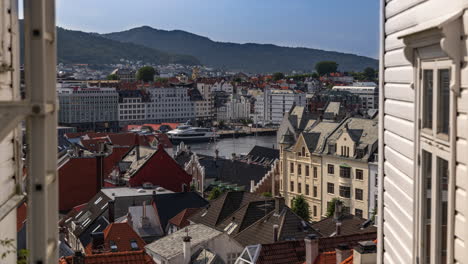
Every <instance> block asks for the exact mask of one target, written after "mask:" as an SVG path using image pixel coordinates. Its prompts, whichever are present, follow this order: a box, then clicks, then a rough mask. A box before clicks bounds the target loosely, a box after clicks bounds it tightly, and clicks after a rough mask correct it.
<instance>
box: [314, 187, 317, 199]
mask: <svg viewBox="0 0 468 264" xmlns="http://www.w3.org/2000/svg"><path fill="white" fill-rule="evenodd" d="M317 196H318V189H317V186H314V197H317Z"/></svg>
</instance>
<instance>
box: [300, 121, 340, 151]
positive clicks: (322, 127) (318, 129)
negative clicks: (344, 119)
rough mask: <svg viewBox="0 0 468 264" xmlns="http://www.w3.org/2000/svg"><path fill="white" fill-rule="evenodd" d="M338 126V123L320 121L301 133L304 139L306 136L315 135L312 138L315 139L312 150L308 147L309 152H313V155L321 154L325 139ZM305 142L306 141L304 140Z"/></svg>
mask: <svg viewBox="0 0 468 264" xmlns="http://www.w3.org/2000/svg"><path fill="white" fill-rule="evenodd" d="M339 125H340V123H337V122H332V121H322V122H320V123H318V124H317V125H315V126H314V127H312V128H310V129H307V130H306V131H304V132H303V134H305V135H306V136H305V137H304V138H306V137H310V136H307V134H316V135H315V136H314V137H317V138H315V139H314V140H313V143H315V144H312V145H311V146H312V148H311V147H309V145H308V147H309V151H311V152H315V153H321V152H322V151H323V148H324V146H325V142H326V140H327V138H328V137H329V136H330V135H331V134H332V133H333V132H334V131H335V129H336V128H337V127H338V126H339ZM306 142H307V140H306Z"/></svg>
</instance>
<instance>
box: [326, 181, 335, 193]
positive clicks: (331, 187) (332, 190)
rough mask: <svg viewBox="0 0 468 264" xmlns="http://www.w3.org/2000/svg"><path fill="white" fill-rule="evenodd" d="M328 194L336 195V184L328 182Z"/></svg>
mask: <svg viewBox="0 0 468 264" xmlns="http://www.w3.org/2000/svg"><path fill="white" fill-rule="evenodd" d="M327 192H328V193H330V194H334V193H335V184H333V183H331V182H328V183H327Z"/></svg>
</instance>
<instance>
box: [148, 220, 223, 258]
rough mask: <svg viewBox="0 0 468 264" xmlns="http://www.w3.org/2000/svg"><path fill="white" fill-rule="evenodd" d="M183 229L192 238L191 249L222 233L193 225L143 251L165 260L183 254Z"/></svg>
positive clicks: (184, 233)
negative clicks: (150, 252)
mask: <svg viewBox="0 0 468 264" xmlns="http://www.w3.org/2000/svg"><path fill="white" fill-rule="evenodd" d="M185 229H188V235H189V236H190V237H191V238H192V240H191V246H192V247H195V246H196V245H199V244H200V243H203V242H206V241H209V240H211V239H214V238H216V237H218V236H220V235H222V232H220V231H218V230H216V229H214V228H210V227H208V226H205V225H202V224H194V225H189V226H187V227H186V228H184V229H181V230H179V231H177V232H174V233H172V234H170V235H168V236H165V237H163V238H161V239H159V240H156V241H154V242H153V243H151V244H148V245H146V246H145V249H146V250H149V251H152V252H154V253H156V254H158V255H160V256H162V257H163V258H166V259H171V258H173V257H175V256H177V255H179V254H183V238H184V237H185V236H186V232H185Z"/></svg>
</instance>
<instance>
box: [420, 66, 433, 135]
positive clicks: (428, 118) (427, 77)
mask: <svg viewBox="0 0 468 264" xmlns="http://www.w3.org/2000/svg"><path fill="white" fill-rule="evenodd" d="M433 74H434V73H433V71H432V70H424V72H423V111H422V115H423V127H424V128H429V129H432V98H433V80H434V79H433Z"/></svg>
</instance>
